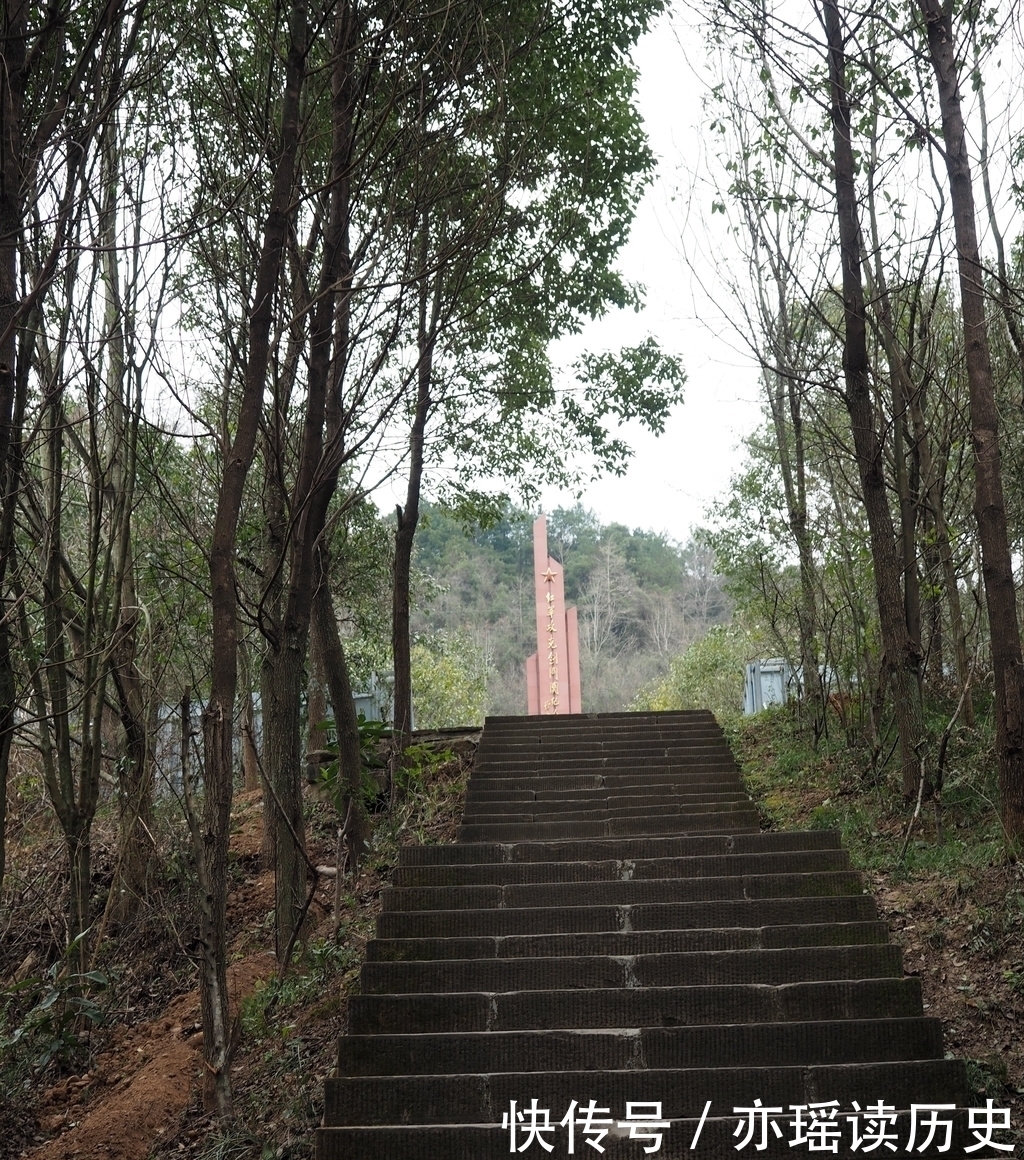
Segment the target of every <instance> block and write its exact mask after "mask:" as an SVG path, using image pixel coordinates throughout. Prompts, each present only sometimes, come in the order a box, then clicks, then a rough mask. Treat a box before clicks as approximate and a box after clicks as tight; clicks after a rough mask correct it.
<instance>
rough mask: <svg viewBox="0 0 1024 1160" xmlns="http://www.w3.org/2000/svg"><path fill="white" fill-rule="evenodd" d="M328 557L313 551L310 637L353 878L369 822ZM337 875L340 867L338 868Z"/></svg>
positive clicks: (353, 710)
mask: <svg viewBox="0 0 1024 1160" xmlns="http://www.w3.org/2000/svg"><path fill="white" fill-rule="evenodd" d="M329 574H330V557H329V555H328V552H327V549H326V548H325V547H323V546H321V547H320V549H319V551H318V552H317V579H316V587H315V590H314V592H313V622H312V634H313V636H314V637H315V638H316V648H317V651H318V652H319V653H320V655H321V656H322V657H323V663H324V674H325V677H326V680H327V692H328V695H329V697H330V700H331V707H332V709H333V710H334V727H335V730H336V732H337V735H338V776H339V778H340V779H341V781H342V783H343V785H344V791H343V793H342V795H341V796H340V799H339V802H338V807H339V810H340V812H341V818H342V824H343V833H342V840H343V841H344V843H345V850H346V853H347V855H348V868H349V870H350V871H351V873H352V874H353V875H355V873H356V871H357V870H358V868H359V863H360V861H361V859H362V857H363V854H364V853H365V850H366V840H367V838H368V837H369V835H370V827H369V821H368V819H367V817H366V810H365V808H364V806H363V796H362V788H363V786H362V782H363V757H362V751H361V749H360V746H359V719H358V717H357V716H356V706H355V701H353V700H352V682H351V680H350V679H349V673H348V663H347V661H346V659H345V650H344V648H343V647H342V644H341V636H340V634H339V632H338V621H337V619H336V618H335V615H334V603H333V601H332V600H331V590H330V587H329V584H328V577H329ZM339 873H340V867H339Z"/></svg>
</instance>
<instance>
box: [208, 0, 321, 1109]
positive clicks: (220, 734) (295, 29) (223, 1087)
mask: <svg viewBox="0 0 1024 1160" xmlns="http://www.w3.org/2000/svg"><path fill="white" fill-rule="evenodd" d="M289 40H290V43H289V49H288V60H287V65H286V68H285V89H284V100H283V103H282V109H281V142H282V149H281V154H280V156H279V158H278V161H277V166H276V170H275V173H274V184H273V190H272V193H271V202H270V210H269V213H268V215H267V220H266V223H265V225H264V233H263V242H262V245H261V249H260V258H259V263H258V266H257V273H256V286H255V292H254V295H253V303H252V311H251V313H250V315H249V333H248V351H247V361H246V367H245V381H244V385H243V390H242V399H241V403H240V405H239V409H238V418H237V423H236V426H235V433H234V439H231V437H230V434H229V432H228V431H226V430H225V431H224V432H223V433H222V438H223V443H224V447H223V451H224V469H223V475H222V477H221V483H220V491H219V494H218V497H217V512H216V516H215V518H214V525H213V535H212V538H211V544H210V590H211V612H212V641H211V645H212V658H211V659H212V665H211V681H210V698H209V700H208V702H207V704H206V708H205V710H204V711H203V759H204V774H205V776H204V781H205V790H206V792H205V793H204V795H203V816H202V828H201V835H200V843H199V849H198V851H197V855H198V858H199V860H200V862H201V864H202V871H203V873H202V878H201V881H203V882H205V885H204V887H203V893H204V899H203V907H202V919H201V924H200V942H201V944H202V948H203V956H202V959H201V963H202V969H201V971H200V1000H201V1007H202V1014H203V1059H204V1062H205V1065H206V1075H207V1077H208V1083H207V1085H206V1086H205V1093H204V1094H205V1096H206V1102H207V1105H208V1106H210V1105H212V1106H214V1107H215V1108H216V1111H217V1113H218V1115H219V1116H220V1117H221V1118H222V1119H227V1118H229V1117H230V1116H231V1115H232V1114H233V1102H232V1096H231V1075H230V1064H231V1058H230V1057H231V1044H230V1042H229V1038H228V1032H227V1029H228V1026H229V1019H228V993H227V942H226V934H225V912H226V908H227V856H228V832H229V822H230V816H231V796H232V780H233V775H234V763H233V758H232V739H233V734H234V714H235V692H236V687H237V683H238V622H237V615H238V610H237V595H236V587H235V546H236V540H237V534H238V517H239V512H240V510H241V506H242V493H243V490H244V488H245V481H246V478H247V477H248V474H249V469H250V467H251V466H252V461H253V456H254V455H255V451H256V435H257V432H258V430H259V420H260V411H261V408H262V404H263V392H264V387H265V385H266V379H267V369H268V366H269V361H270V331H271V324H272V321H273V297H274V288H275V286H276V285H277V281H278V277H279V274H280V269H281V260H282V254H283V251H284V242H285V234H286V230H287V225H288V211H289V206H290V204H291V200H292V189H293V186H294V177H295V162H296V155H297V151H298V143H299V120H300V117H299V106H300V101H301V96H302V88H303V81H304V78H305V70H306V52H307V40H308V12H307V7H306V3H305V0H293V2H292V5H291V8H290V12H289Z"/></svg>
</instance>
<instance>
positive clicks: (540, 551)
mask: <svg viewBox="0 0 1024 1160" xmlns="http://www.w3.org/2000/svg"><path fill="white" fill-rule="evenodd" d="M533 578H534V593H535V596H536V602H537V651H536V652H535V653H534V654H533V655H532V656H530V657H527V660H526V700H527V711H528V712H529V713H530V714H531V715H536V714H541V713H580V712H582V707H581V705H580V643H579V632H578V629H577V626H576V609H575V608H569V609H567V608H566V607H565V583H564V580H563V574H562V565H561V564H559V563H558V561H557V560H552V558H551V557H550V556H549V555H548V525H547V521H546V520H545V518H544V517H543V516H539V517H538V518H537V520H536V522H535V523H534V525H533Z"/></svg>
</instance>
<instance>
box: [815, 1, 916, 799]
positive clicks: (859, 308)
mask: <svg viewBox="0 0 1024 1160" xmlns="http://www.w3.org/2000/svg"><path fill="white" fill-rule="evenodd" d="M823 21H824V26H825V36H826V40H827V44H828V57H829V80H830V88H831V113H832V136H833V147H834V153H835V178H836V202H837V211H838V220H839V246H840V257H841V260H842V269H843V306H844V318H845V327H844V341H843V373H844V375H845V380H846V407H847V410H848V411H849V414H850V426H851V428H852V431H853V442H854V450H855V453H856V457H857V470H858V473H859V476H860V483H861V490H862V492H863V496H864V509H865V512H866V514H867V519H868V527H869V529H870V534H871V558H872V561H873V563H874V571H875V590H876V595H877V600H878V616H879V625H880V628H881V634H882V647H883V649H884V652H885V657H886V661H887V663H888V665H889V666H890V668H891V672H892V680H893V694H894V697H893V700H894V705H893V709H894V714H895V718H896V728H897V731H898V733H899V742H900V758H901V767H902V775H903V794H904V797H905V798H907V799H909V798H911V797H913V796H914V794H915V793H916V791H917V785H918V779H919V770H920V758H919V756H918V752H917V750H918V747H919V745H920V743H921V740H922V737H923V732H924V730H923V721H922V706H921V699H920V679H919V675H918V670H919V664H920V654H919V652H918V651H917V649H916V648H915V646H914V642H913V641H912V640H911V638H910V634H909V632H908V631H907V621H906V616H905V609H904V604H903V597H902V594H901V592H900V572H901V562H900V558H899V556H898V555H897V552H896V535H895V529H894V527H893V521H892V513H891V511H890V509H889V499H888V496H887V494H886V489H885V470H884V462H883V456H882V444H881V440H880V439H879V437H878V431H877V429H876V427H875V415H874V407H873V404H872V399H871V385H870V367H869V362H868V348H867V315H866V311H865V307H864V289H863V285H862V282H861V233H860V223H859V220H858V211H857V191H856V184H855V173H856V166H855V162H854V156H853V143H852V139H851V132H850V98H849V94H848V92H847V89H846V51H845V44H844V38H843V28H842V23H841V20H840V16H839V9H838V7H837V2H836V0H825V2H824V4H823Z"/></svg>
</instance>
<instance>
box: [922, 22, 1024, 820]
mask: <svg viewBox="0 0 1024 1160" xmlns="http://www.w3.org/2000/svg"><path fill="white" fill-rule="evenodd" d="M919 4H920V9H921V15H922V16H923V17H924V22H925V26H926V29H927V34H928V48H929V51H930V53H931V59H932V67H933V68H934V70H935V80H936V84H937V87H938V92H939V108H940V110H941V113H942V136H943V141H944V143H945V157H946V171H947V173H948V175H949V189H950V202H951V205H952V210H953V229H954V233H955V236H956V246H957V262H958V268H959V275H960V303H961V307H960V308H961V312H962V314H963V324H964V345H965V351H966V359H967V382H968V388H969V393H970V406H971V435H972V441H973V444H974V478H975V503H974V512H975V516H976V518H977V521H978V541H979V544H980V546H981V562H982V573H983V575H984V578H985V597H986V603H987V606H988V619H989V628H990V632H991V636H992V669H993V675H994V680H995V718H996V754H997V759H998V763H999V798H1000V808H1001V812H1002V820H1003V826H1004V828H1005V830H1006V833H1007V835H1008V836H1009V837H1010V838H1011V840H1013V841H1014V842H1019V841H1020V840H1021V839H1022V838H1024V658H1022V655H1021V638H1020V625H1019V622H1018V620H1017V605H1016V596H1015V592H1014V584H1013V566H1012V561H1011V558H1010V546H1009V536H1008V533H1007V527H1006V509H1005V505H1004V502H1003V482H1002V471H1001V467H1000V452H999V419H998V411H997V408H996V402H995V387H994V384H993V380H992V359H991V354H990V351H989V342H988V324H987V320H986V317H985V285H984V271H983V267H982V264H981V255H980V253H979V249H978V234H977V224H976V215H975V208H974V190H973V186H972V178H971V166H970V160H969V158H968V154H967V141H966V130H965V126H964V119H963V111H962V109H961V104H960V88H959V80H958V73H957V64H956V58H955V56H954V51H953V28H952V18H951V16H950V13H949V11H948V10H947V9H946V8H944V7H943V5H942V4H941V3H940V2H939V0H919Z"/></svg>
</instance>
